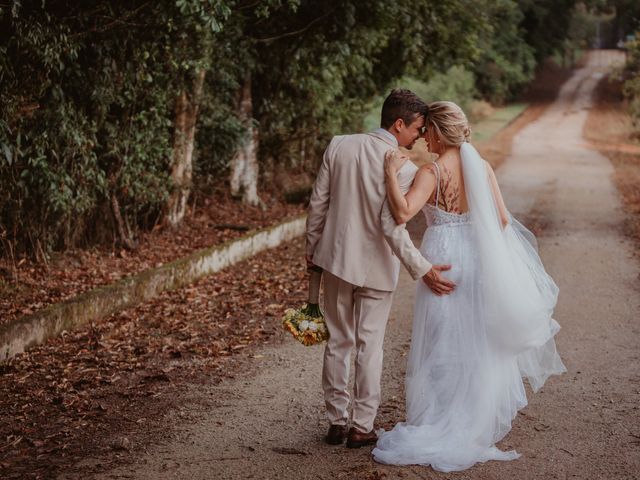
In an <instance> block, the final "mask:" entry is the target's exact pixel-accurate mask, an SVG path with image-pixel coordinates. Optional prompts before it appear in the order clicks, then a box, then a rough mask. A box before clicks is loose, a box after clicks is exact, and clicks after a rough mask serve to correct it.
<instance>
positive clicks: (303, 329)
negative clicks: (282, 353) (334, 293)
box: [282, 267, 329, 346]
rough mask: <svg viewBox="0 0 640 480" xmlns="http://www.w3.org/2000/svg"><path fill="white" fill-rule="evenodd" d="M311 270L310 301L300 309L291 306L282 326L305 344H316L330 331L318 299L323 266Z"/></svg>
mask: <svg viewBox="0 0 640 480" xmlns="http://www.w3.org/2000/svg"><path fill="white" fill-rule="evenodd" d="M309 271H310V273H311V275H310V276H309V302H308V303H307V304H305V305H303V306H302V308H299V309H298V310H294V309H293V308H289V309H288V310H286V311H285V312H284V317H282V327H283V328H284V329H285V330H287V331H288V332H290V333H291V334H292V335H293V336H294V337H295V339H296V340H298V341H299V342H300V343H302V344H303V345H305V346H309V345H315V344H317V343H321V342H324V341H326V340H327V339H328V338H329V331H328V330H327V325H326V324H325V323H324V314H323V313H322V309H321V308H320V303H319V301H318V300H319V298H320V281H321V280H322V268H320V267H312V268H310V269H309Z"/></svg>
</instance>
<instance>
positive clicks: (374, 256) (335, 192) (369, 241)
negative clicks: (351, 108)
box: [306, 132, 431, 291]
mask: <svg viewBox="0 0 640 480" xmlns="http://www.w3.org/2000/svg"><path fill="white" fill-rule="evenodd" d="M393 148H397V147H396V145H395V144H393V143H392V141H390V140H389V139H388V138H386V137H385V136H384V135H383V134H381V133H379V132H371V133H363V134H355V135H339V136H336V137H333V139H332V140H331V142H330V143H329V146H328V147H327V149H326V151H325V153H324V157H323V161H322V165H321V167H320V171H319V172H318V176H317V178H316V182H315V184H314V187H313V193H312V195H311V201H310V203H309V214H308V217H307V234H306V253H307V255H311V256H312V257H313V263H314V264H316V265H318V266H320V267H322V268H323V269H325V270H327V271H329V272H331V273H332V274H334V275H335V276H336V277H339V278H341V279H343V280H345V281H347V282H349V283H351V284H353V285H357V286H361V287H368V288H373V289H376V290H383V291H393V290H395V288H396V284H397V282H398V273H399V272H400V262H399V261H398V258H399V259H400V261H402V263H403V265H404V266H405V267H406V268H407V270H408V271H409V273H410V274H411V276H412V277H413V278H414V280H417V279H418V278H420V277H422V276H423V275H424V274H425V273H427V272H428V271H429V270H430V269H431V264H430V263H429V262H428V261H427V260H426V259H425V258H424V257H423V256H422V254H421V253H420V251H419V250H418V249H417V248H416V247H415V246H414V245H413V242H412V241H411V239H410V238H409V233H408V232H407V229H406V225H405V224H402V225H396V222H395V220H394V219H393V215H392V214H391V211H390V209H389V206H388V203H387V200H386V191H385V184H384V154H385V152H387V151H388V150H390V149H393ZM417 170H418V168H417V167H416V166H415V165H414V164H413V163H412V162H410V161H408V162H406V163H405V165H404V166H403V167H402V169H400V171H399V172H398V180H399V183H400V188H401V189H402V191H403V193H406V192H407V191H408V189H409V187H410V186H411V183H412V182H413V178H414V177H415V174H416V171H417Z"/></svg>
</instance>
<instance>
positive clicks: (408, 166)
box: [380, 161, 432, 280]
mask: <svg viewBox="0 0 640 480" xmlns="http://www.w3.org/2000/svg"><path fill="white" fill-rule="evenodd" d="M417 171H418V167H416V166H415V165H414V164H413V163H412V162H410V161H408V162H406V163H405V164H404V166H403V167H402V168H401V169H400V170H399V171H398V183H399V185H400V190H401V191H402V193H403V194H405V193H407V192H408V191H409V188H410V187H411V184H412V183H413V179H414V177H415V176H416V172H417ZM380 220H381V223H382V231H383V233H384V238H385V239H386V241H387V243H388V244H389V246H390V247H391V250H393V253H395V254H396V256H397V257H398V258H399V259H400V262H402V264H403V265H404V267H405V268H406V269H407V270H408V271H409V274H410V275H411V277H412V278H413V279H414V280H418V279H419V278H421V277H424V275H425V274H426V273H427V272H428V271H429V270H431V267H432V265H431V264H430V263H429V262H428V261H427V259H426V258H424V257H423V256H422V254H421V253H420V250H418V249H417V248H416V247H415V246H414V244H413V242H412V241H411V238H410V237H409V232H408V231H407V228H406V227H407V225H406V223H403V224H400V225H398V224H397V223H396V221H395V219H394V218H393V214H392V213H391V209H390V208H389V200H388V199H385V201H384V204H383V205H382V211H381V212H380Z"/></svg>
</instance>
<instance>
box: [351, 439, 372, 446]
mask: <svg viewBox="0 0 640 480" xmlns="http://www.w3.org/2000/svg"><path fill="white" fill-rule="evenodd" d="M377 442H378V440H377V439H376V440H367V441H365V442H350V441H348V440H347V448H360V447H366V446H368V445H375V444H376V443H377Z"/></svg>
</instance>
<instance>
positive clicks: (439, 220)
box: [422, 203, 471, 227]
mask: <svg viewBox="0 0 640 480" xmlns="http://www.w3.org/2000/svg"><path fill="white" fill-rule="evenodd" d="M422 213H424V216H425V218H426V219H427V226H428V227H433V226H436V225H450V224H454V225H455V224H458V225H466V224H468V223H469V222H470V221H471V219H470V217H469V212H465V213H451V212H445V211H444V210H442V209H440V208H437V207H434V206H433V205H431V204H429V203H428V204H426V205H425V206H424V207H423V208H422Z"/></svg>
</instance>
